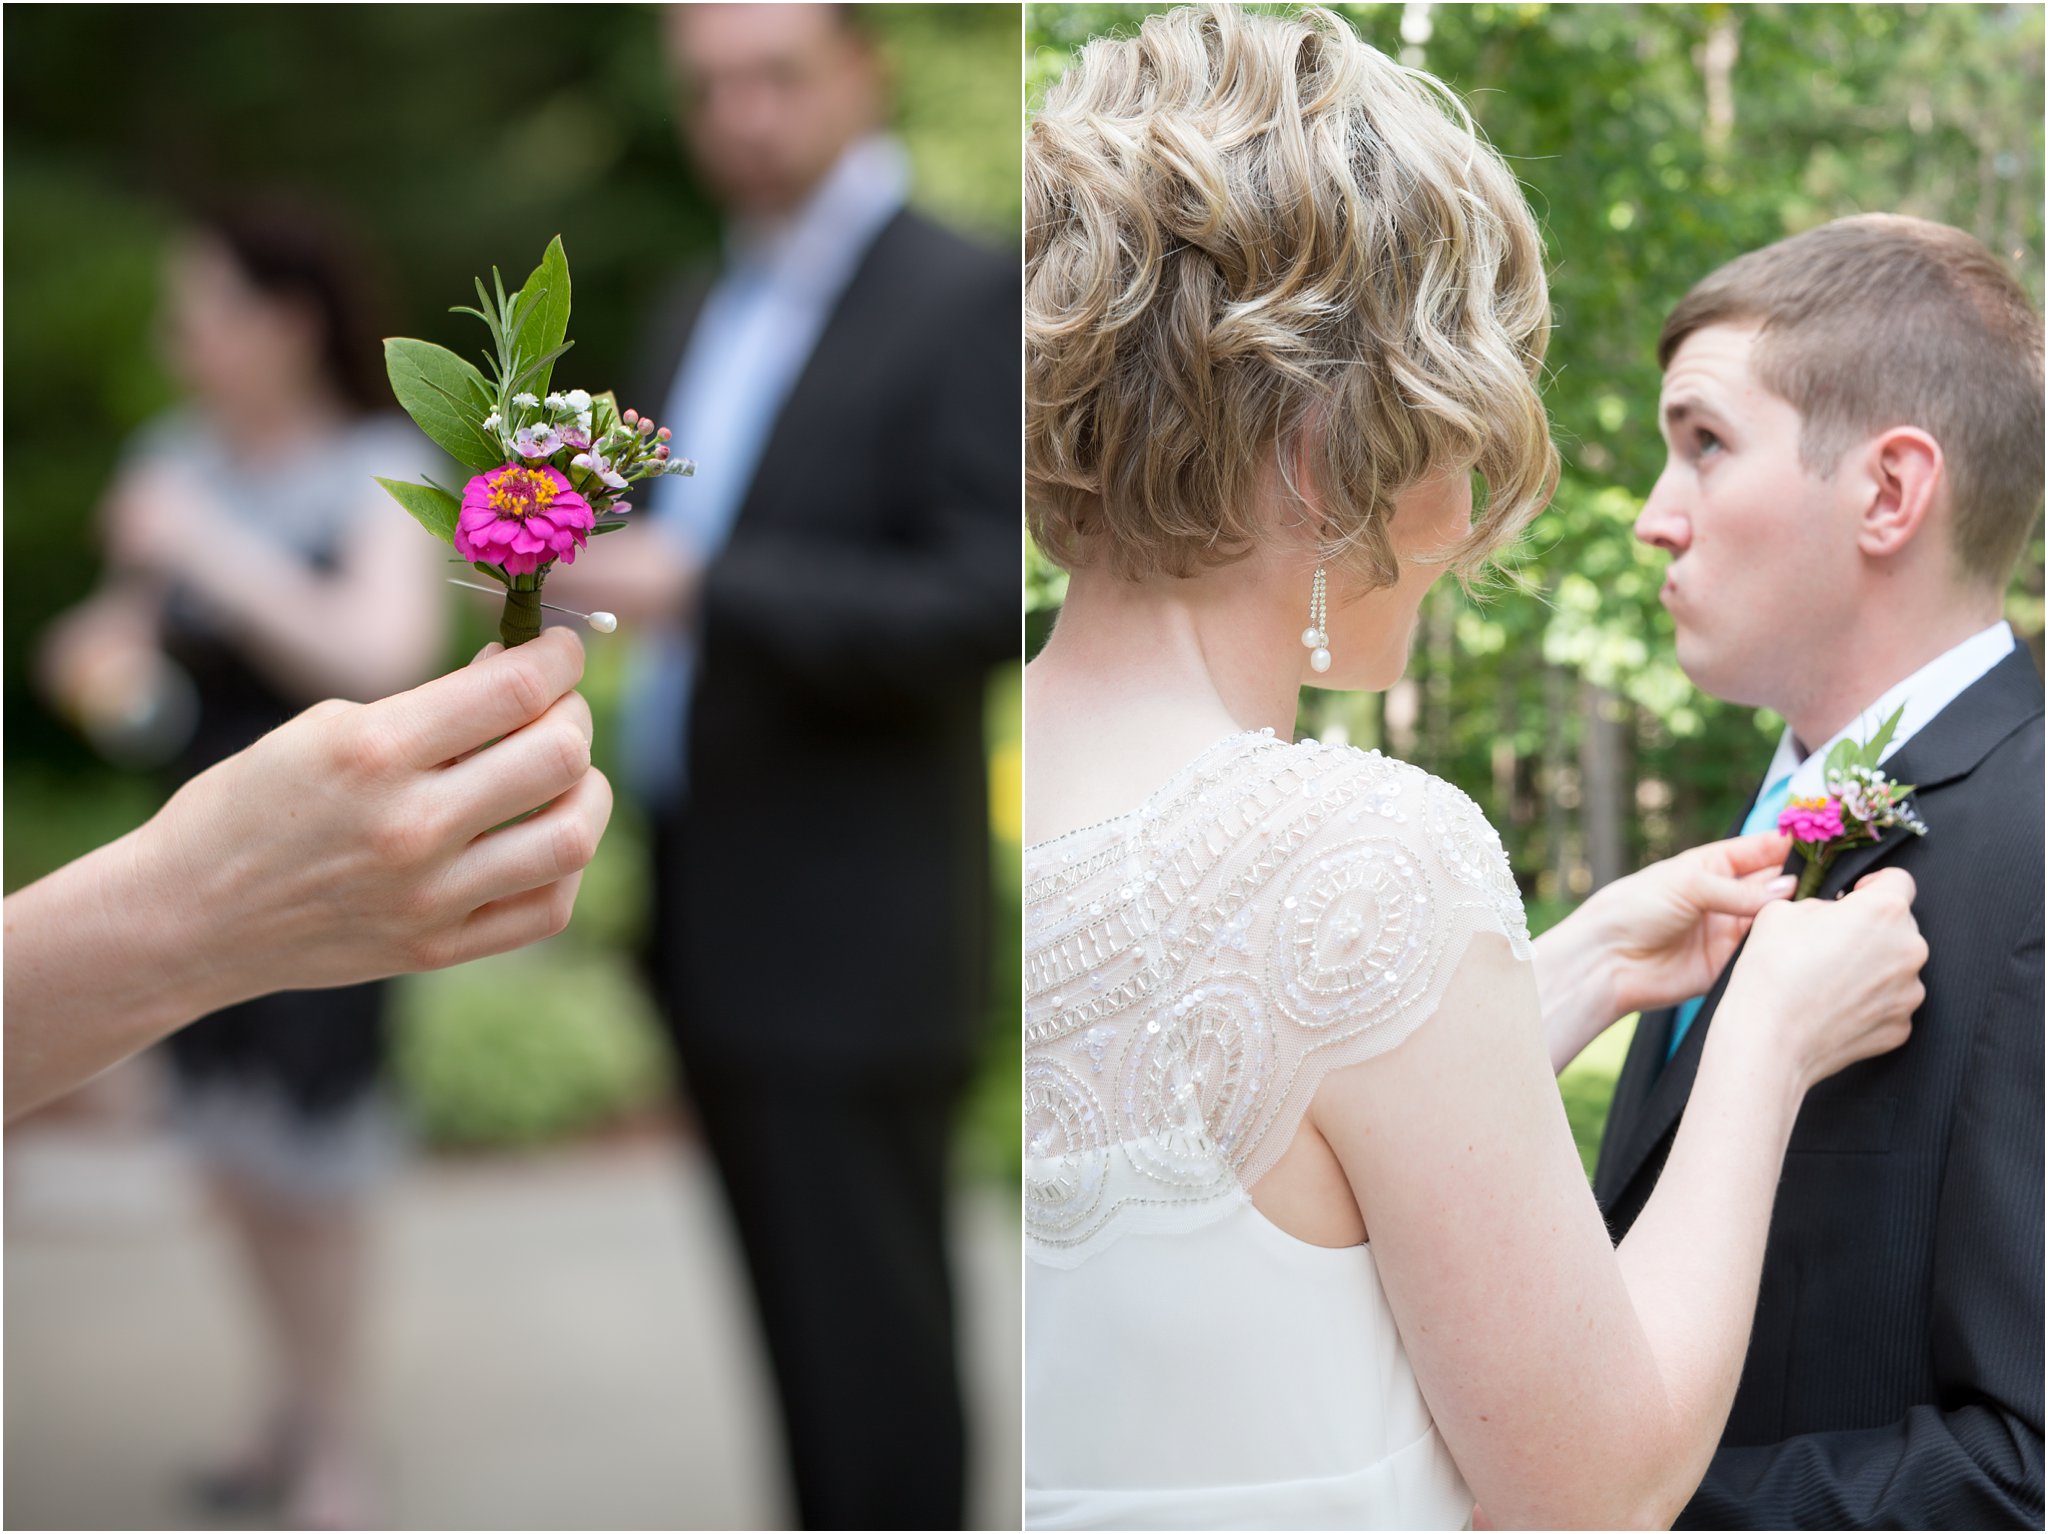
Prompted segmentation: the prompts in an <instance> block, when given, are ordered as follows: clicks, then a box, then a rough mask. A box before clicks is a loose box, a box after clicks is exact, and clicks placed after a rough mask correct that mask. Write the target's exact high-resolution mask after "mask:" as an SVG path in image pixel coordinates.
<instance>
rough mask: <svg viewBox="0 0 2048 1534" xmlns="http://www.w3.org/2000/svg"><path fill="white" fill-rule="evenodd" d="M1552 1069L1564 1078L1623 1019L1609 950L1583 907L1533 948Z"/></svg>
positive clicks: (1545, 934)
mask: <svg viewBox="0 0 2048 1534" xmlns="http://www.w3.org/2000/svg"><path fill="white" fill-rule="evenodd" d="M1531 950H1532V953H1533V956H1534V959H1535V965H1536V995H1537V1000H1538V1003H1539V1004H1540V1005H1541V1007H1542V1009H1543V1036H1544V1040H1545V1042H1546V1043H1547V1044H1548V1046H1549V1049H1550V1068H1551V1070H1552V1071H1553V1072H1562V1071H1563V1070H1564V1068H1565V1067H1566V1066H1568V1065H1570V1064H1571V1063H1572V1061H1574V1060H1575V1059H1577V1058H1578V1057H1579V1054H1580V1053H1581V1052H1582V1051H1583V1050H1584V1049H1585V1047H1586V1046H1587V1045H1588V1044H1590V1043H1592V1042H1593V1040H1595V1039H1597V1038H1598V1037H1599V1036H1600V1035H1601V1034H1602V1033H1605V1032H1606V1031H1607V1029H1608V1028H1609V1027H1610V1026H1611V1025H1612V1024H1613V1023H1614V1021H1615V1020H1616V1019H1617V1018H1618V1017H1620V1016H1621V1014H1622V1010H1623V1009H1622V1008H1621V1006H1620V1004H1619V1002H1618V1000H1617V998H1616V981H1615V965H1614V960H1613V957H1612V953H1611V950H1610V945H1609V944H1608V943H1607V941H1606V940H1605V938H1604V936H1603V935H1602V934H1600V933H1599V932H1598V931H1596V930H1595V923H1594V922H1593V920H1592V919H1591V918H1590V917H1589V916H1588V915H1587V914H1586V910H1585V908H1584V907H1581V908H1580V909H1579V910H1577V911H1575V912H1573V913H1572V914H1571V915H1570V916H1567V917H1566V918H1565V919H1564V920H1563V921H1561V922H1559V923H1558V924H1557V925H1556V926H1555V927H1552V928H1551V929H1550V930H1549V931H1548V932H1546V933H1544V934H1543V935H1542V936H1541V937H1539V938H1537V939H1536V941H1535V942H1534V944H1532V945H1531Z"/></svg>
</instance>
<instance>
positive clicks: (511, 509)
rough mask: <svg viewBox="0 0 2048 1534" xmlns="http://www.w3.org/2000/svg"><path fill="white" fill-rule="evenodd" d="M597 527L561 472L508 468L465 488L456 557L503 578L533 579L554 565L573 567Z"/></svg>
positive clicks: (508, 465)
mask: <svg viewBox="0 0 2048 1534" xmlns="http://www.w3.org/2000/svg"><path fill="white" fill-rule="evenodd" d="M596 524H597V518H596V517H595V516H593V515H592V514H591V510H590V503H589V502H588V501H586V500H584V499H583V497H582V496H580V495H578V494H577V493H576V492H575V491H574V490H572V489H571V488H570V487H569V480H568V476H567V475H565V474H563V473H562V471H561V470H560V469H556V468H551V467H547V466H543V467H541V468H537V469H526V468H521V467H519V466H518V465H517V464H507V465H506V466H505V467H504V468H502V469H492V470H491V471H490V472H489V473H486V474H479V475H477V477H476V478H475V479H472V480H471V481H470V482H469V483H468V484H467V485H465V486H463V488H462V514H461V515H460V516H459V517H458V518H456V522H455V552H456V553H458V554H460V555H461V556H462V557H463V558H464V559H467V560H471V561H473V562H476V563H481V564H487V565H496V566H498V568H499V569H501V570H503V571H504V572H505V573H506V574H507V575H531V574H532V573H533V572H534V571H536V570H538V569H539V568H540V567H541V566H542V565H545V564H551V563H553V562H554V561H555V560H557V559H559V560H561V561H562V563H563V564H565V565H573V564H574V563H576V550H577V549H578V548H580V547H581V546H582V545H583V544H584V543H585V542H587V541H588V539H587V535H588V533H589V531H590V529H591V528H592V527H594V526H596Z"/></svg>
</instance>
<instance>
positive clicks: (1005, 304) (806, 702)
mask: <svg viewBox="0 0 2048 1534" xmlns="http://www.w3.org/2000/svg"><path fill="white" fill-rule="evenodd" d="M705 287H706V285H705V284H702V283H699V284H697V285H695V286H694V288H692V289H690V290H686V291H685V292H684V294H683V295H682V296H681V299H680V302H678V303H677V304H675V305H673V306H672V307H671V310H670V313H669V315H668V317H667V323H666V324H665V325H663V326H661V327H660V330H659V332H658V333H659V334H660V336H661V340H662V342H663V344H662V346H661V348H660V353H659V355H658V356H657V357H656V358H655V359H654V362H653V365H652V367H651V369H650V371H649V374H648V377H647V379H646V382H645V388H646V392H645V393H644V394H643V395H642V396H641V397H642V398H644V399H648V400H658V399H660V398H662V397H663V396H665V395H666V393H667V392H668V389H669V387H670V384H671V382H672V381H673V379H674V377H675V372H676V368H677V366H678V364H679V363H680V360H681V357H682V354H683V349H684V347H685V345H686V344H687V342H688V338H689V335H690V332H691V330H692V328H693V327H694V325H695V321H696V316H697V312H698V310H699V309H700V308H701V304H702V298H703V295H704V291H705ZM1021 313H1022V279H1021V275H1020V264H1019V261H1018V259H1017V257H1015V256H1014V255H1011V256H1001V255H998V254H996V253H994V252H991V251H988V250H985V249H983V248H981V247H979V246H977V245H974V244H971V243H969V242H968V241H966V240H963V239H961V238H959V237H958V236H956V235H954V234H951V233H949V232H948V231H946V230H945V229H943V228H941V227H940V226H939V225H937V224H935V223H932V222H931V221H929V220H927V219H925V218H923V217H920V216H919V215H917V214H915V213H910V212H903V213H899V214H898V215H897V216H896V217H895V218H893V219H892V220H891V221H890V222H889V223H888V224H886V225H885V226H884V227H883V228H882V230H881V232H880V233H879V234H878V235H877V236H876V237H875V240H874V243H873V244H872V246H871V247H870V248H869V250H868V252H867V253H866V255H865V257H864V258H863V259H862V260H861V262H860V264H859V266H858V268H857V269H856V271H855V273H854V276H853V278H852V279H851V281H850V283H849V285H848V287H847V290H846V292H845V293H844V294H843V295H842V296H841V298H840V301H839V303H838V305H837V307H836V308H835V309H834V311H833V313H832V316H831V318H830V319H829V321H828V322H827V324H826V326H825V329H824V331H823V332H822V334H821V335H820V337H819V340H818V343H817V346H816V348H815V350H814V351H813V353H812V355H811V357H810V359H809V361H808V363H807V364H806V366H805V367H804V370H803V372H802V374H801V375H800V376H799V378H798V380H797V382H796V384H795V386H794V388H793V389H792V390H791V393H790V396H789V399H788V401H787V402H786V404H785V405H784V407H783V409H782V412H781V414H780V416H779V417H778V418H777V420H776V422H775V425H774V427H773V429H772V431H771V432H770V434H769V437H768V441H767V446H766V448H765V450H764V452H763V453H762V457H761V463H760V467H759V468H758V470H757V471H756V473H755V476H754V480H753V483H752V485H751V486H750V487H749V489H748V491H747V493H746V497H745V499H744V500H743V502H742V503H741V506H740V509H739V513H738V515H737V517H736V519H735V521H734V523H733V526H732V531H731V536H730V539H729V541H728V542H727V544H726V546H725V548H724V551H723V552H722V553H721V554H720V555H719V556H718V557H717V559H716V560H715V561H714V562H713V563H712V565H711V566H710V568H709V569H708V570H707V572H706V574H705V577H704V582H703V587H702V592H701V602H702V614H703V625H702V635H703V649H702V652H701V658H700V664H699V669H698V676H697V682H696V693H695V697H694V699H693V701H692V705H691V719H690V739H689V742H688V747H687V749H688V760H689V791H688V799H687V803H686V805H685V807H684V809H683V811H682V813H681V815H680V817H679V819H678V821H677V823H675V824H673V825H671V826H669V827H666V828H664V830H663V833H662V836H661V838H660V842H661V847H662V852H661V853H660V856H662V857H663V858H664V860H665V861H666V863H667V865H668V866H666V867H664V868H662V869H660V870H658V876H657V887H658V889H659V891H660V898H659V900H658V902H657V905H658V908H659V909H658V911H657V925H658V928H659V930H658V931H657V932H656V933H655V943H656V948H657V953H656V975H657V983H658V984H659V985H660V986H661V988H662V989H663V991H664V992H665V993H666V995H665V1000H666V1002H667V1004H668V1010H669V1011H670V1013H671V1017H672V1019H673V1021H674V1022H675V1024H676V1026H677V1027H678V1029H679V1030H681V1032H682V1033H683V1034H684V1036H685V1038H686V1041H687V1044H688V1049H687V1051H686V1053H687V1054H688V1055H689V1056H691V1057H693V1058H695V1059H697V1060H699V1061H709V1060H711V1059H714V1058H716V1059H718V1060H721V1061H729V1062H730V1063H733V1064H739V1065H745V1064H749V1063H755V1064H771V1063H775V1062H778V1061H780V1062H785V1063H787V1064H789V1065H790V1066H792V1067H795V1066H797V1065H805V1066H808V1067H810V1068H813V1069H819V1070H828V1071H829V1070H835V1069H843V1068H847V1067H853V1066H861V1065H868V1066H889V1067H902V1066H907V1065H909V1064H911V1063H913V1062H922V1063H924V1064H926V1065H931V1066H934V1067H940V1066H944V1067H947V1068H952V1067H954V1066H957V1064H958V1063H960V1062H964V1061H965V1060H967V1059H969V1058H970V1057H971V1056H972V1054H973V1053H974V1050H975V1047H976V1045H977V1044H978V1042H979V1039H980V1036H981V1026H980V1025H981V1023H982V1021H983V1017H984V1013H985V1010H986V993H985V984H986V982H985V958H986V948H987V944H988V925H989V877H990V875H989V863H988V788H987V772H986V767H985V755H984V741H983V700H984V693H985V687H986V683H987V679H988V674H989V671H990V668H992V667H993V666H995V665H997V664H998V663H999V662H1001V661H1003V660H1005V659H1008V658H1009V657H1011V656H1013V655H1015V654H1016V653H1017V650H1018V646H1019V642H1020V637H1021V619H1020V617H1019V614H1020V612H1021V606H1020V598H1019V595H1018V593H1019V589H1020V576H1019V570H1020V568H1021V554H1020V543H1019V537H1020V534H1019V531H1018V529H1019V526H1020V520H1019V518H1020V513H1019V505H1020V496H1021V493H1022V491H1021V486H1022V483H1023V478H1022V474H1023V450H1022V437H1021V431H1020V427H1019V422H1020V419H1021V415H1022V408H1023V393H1022V372H1021V365H1020V352H1019V346H1020V342H1019V336H1020V334H1021V328H1020V327H1021ZM671 424H672V426H673V428H674V430H675V434H676V441H677V445H678V447H679V448H681V449H682V450H684V451H688V450H689V436H690V423H689V422H687V421H676V422H673V423H671ZM685 493H687V491H686V492H685Z"/></svg>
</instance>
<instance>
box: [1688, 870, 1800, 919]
mask: <svg viewBox="0 0 2048 1534" xmlns="http://www.w3.org/2000/svg"><path fill="white" fill-rule="evenodd" d="M1798 888H1799V879H1798V877H1797V876H1796V875H1794V874H1781V873H1779V872H1778V871H1777V869H1776V866H1775V865H1772V866H1770V867H1765V868H1761V869H1758V870H1756V871H1754V872H1752V873H1749V874H1746V875H1744V876H1743V877H1741V878H1739V879H1731V878H1726V877H1724V876H1723V875H1721V874H1714V873H1706V872H1702V873H1701V874H1700V876H1699V877H1698V878H1697V879H1696V880H1695V881H1694V882H1693V890H1692V894H1693V900H1694V902H1695V903H1696V904H1697V905H1698V906H1699V908H1700V910H1701V911H1702V912H1710V913H1717V914H1720V915H1724V916H1744V917H1748V916H1754V915H1756V913H1757V912H1759V911H1761V910H1762V909H1763V908H1764V907H1765V906H1767V905H1769V904H1770V903H1771V902H1772V901H1774V900H1786V899H1789V898H1791V895H1792V892H1793V891H1794V890H1796V889H1798Z"/></svg>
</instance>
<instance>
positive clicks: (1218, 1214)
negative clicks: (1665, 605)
mask: <svg viewBox="0 0 2048 1534" xmlns="http://www.w3.org/2000/svg"><path fill="white" fill-rule="evenodd" d="M1024 878H1025V927H1026V933H1025V961H1024V973H1025V1011H1024V1016H1025V1068H1024V1095H1025V1103H1024V1111H1025V1119H1024V1135H1025V1184H1026V1190H1025V1198H1026V1211H1025V1219H1026V1228H1027V1241H1026V1247H1027V1255H1028V1261H1027V1269H1026V1282H1025V1312H1026V1321H1025V1399H1026V1408H1025V1412H1026V1416H1025V1523H1026V1526H1027V1527H1029V1528H1047V1529H1051V1528H1127V1529H1158V1528H1168V1529H1172V1528H1182V1529H1192V1528H1236V1529H1253V1528H1280V1529H1311V1528H1349V1529H1364V1528H1411V1529H1421V1528H1461V1527H1464V1526H1466V1525H1467V1524H1468V1522H1469V1520H1470V1517H1471V1512H1472V1498H1471V1494H1470V1493H1469V1492H1468V1491H1467V1490H1466V1487H1465V1484H1464V1481H1463V1479H1462V1478H1461V1477H1460V1476H1459V1474H1458V1470H1457V1467H1456V1465H1455V1464H1453V1463H1452V1461H1451V1458H1450V1455H1449V1453H1448V1452H1447V1450H1446V1449H1445V1447H1444V1444H1443V1441H1442V1439H1441V1438H1440V1437H1439V1436H1438V1434H1437V1431H1436V1429H1435V1426H1434V1425H1433V1424H1432V1422H1431V1420H1430V1416H1429V1410H1428V1407H1427V1406H1426V1404H1425V1403H1424V1401H1423V1398H1422V1394H1421V1391H1420V1389H1419V1388H1418V1387H1417V1384H1416V1381H1415V1376H1414V1374H1413V1372H1412V1370H1411V1369H1410V1367H1409V1364H1408V1359H1407V1355H1406V1353H1405V1351H1404V1350H1403V1348H1402V1345H1401V1339H1400V1334H1399V1333H1398V1331H1397V1330H1396V1329H1395V1325H1394V1318H1393V1314H1392V1312H1391V1310H1390V1309H1389V1308H1388V1305H1387V1301H1386V1298H1385V1295H1384V1294H1383V1293H1382V1291H1381V1288H1380V1284H1379V1278H1378V1272H1377V1269H1376V1267H1375V1266H1374V1261H1373V1255H1372V1249H1371V1247H1370V1246H1369V1245H1360V1246H1355V1247H1350V1248H1341V1249H1339V1248H1327V1247H1319V1246H1314V1245H1311V1244H1309V1243H1307V1242H1304V1241H1300V1240H1298V1239H1296V1238H1295V1237H1293V1236H1290V1235H1288V1234H1287V1233H1286V1232H1284V1231H1282V1230H1280V1229H1279V1228H1278V1227H1277V1226H1275V1225H1273V1224H1272V1223H1271V1222H1270V1221H1269V1220H1268V1219H1266V1217H1265V1216H1264V1215H1263V1214H1261V1213H1260V1212H1259V1211H1258V1209H1257V1208H1255V1207H1254V1206H1253V1204H1252V1202H1251V1199H1250V1196H1249V1194H1248V1192H1247V1190H1248V1189H1250V1188H1252V1187H1254V1186H1255V1185H1256V1184H1257V1182H1258V1179H1259V1178H1260V1177H1261V1176H1262V1175H1263V1174H1264V1173H1265V1172H1266V1171H1267V1170H1268V1169H1269V1168H1271V1167H1272V1165H1273V1164H1274V1163H1275V1162H1276V1161H1278V1160H1279V1158H1280V1156H1281V1155H1282V1154H1283V1153H1284V1152H1285V1151H1286V1149H1287V1147H1288V1146H1289V1144H1291V1143H1292V1141H1293V1138H1294V1134H1295V1131H1296V1129H1297V1128H1298V1127H1299V1125H1300V1122H1301V1119H1302V1116H1303V1114H1304V1113H1305V1112H1306V1111H1307V1107H1308V1104H1309V1101H1310V1099H1311V1098H1312V1097H1313V1096H1314V1094H1315V1090H1316V1087H1317V1085H1318V1084H1319V1083H1320V1082H1321V1080H1322V1078H1323V1076H1324V1075H1325V1074H1326V1073H1327V1072H1329V1071H1331V1070H1334V1069H1337V1068H1339V1067H1342V1066H1347V1065H1353V1064H1356V1063H1358V1062H1360V1061H1363V1060H1367V1059H1369V1058H1371V1057H1372V1056H1374V1055H1377V1054H1380V1053H1382V1052H1383V1051H1385V1050H1388V1049H1391V1048H1393V1047H1394V1046H1395V1045H1397V1044H1399V1043H1400V1042H1401V1041H1402V1040H1403V1039H1405V1038H1407V1037H1408V1036H1409V1035H1410V1034H1411V1033H1412V1032H1413V1031H1414V1030H1415V1029H1416V1028H1417V1027H1419V1026H1420V1025H1421V1024H1422V1023H1423V1022H1424V1021H1426V1020H1427V1019H1428V1017H1429V1016H1430V1015H1431V1013H1433V1012H1434V1011H1435V1009H1436V1006H1437V1003H1438V1001H1439V999H1440V998H1441V997H1442V995H1443V993H1444V990H1445V988H1446V986H1447V985H1448V983H1449V980H1450V977H1451V974H1452V972H1453V970H1454V969H1455V967H1456V965H1457V963H1458V960H1459V959H1460V957H1461V956H1462V955H1463V953H1464V951H1465V948H1466V945H1467V944H1468V942H1469V941H1470V939H1471V938H1472V936H1473V935H1474V934H1477V933H1481V932H1492V933H1498V934H1500V935H1502V936H1504V937H1506V938H1507V939H1508V941H1509V943H1510V944H1511V945H1512V946H1513V948H1514V951H1515V952H1516V954H1517V955H1518V956H1521V957H1524V958H1526V957H1527V954H1528V928H1527V925H1526V923H1525V920H1524V917H1523V913H1522V904H1521V898H1520V895H1519V894H1518V892H1517V891H1516V888H1515V884H1514V880H1513V879H1512V877H1511V876H1510V875H1509V872H1508V866H1507V859H1506V856H1505V854H1504V853H1503V852H1502V850H1501V844H1500V838H1499V837H1498V836H1497V835H1496V834H1495V832H1494V830H1493V828H1492V827H1491V826H1490V825H1488V824H1487V822H1486V819H1485V817H1484V816H1483V815H1482V814H1481V813H1480V811H1479V808H1478V806H1476V805H1475V804H1473V802H1472V801H1471V800H1470V799H1468V798H1467V797H1466V796H1465V795H1464V794H1462V793H1460V792H1459V791H1458V790H1457V789H1455V788H1453V787H1451V786H1450V785H1449V784H1447V783H1443V782H1441V781H1439V780H1438V779H1436V778H1433V777H1431V776H1430V775H1429V774H1427V773H1425V772H1423V771H1421V770H1420V769H1419V768H1416V767H1412V766H1409V765H1408V764H1406V763H1403V762H1398V761H1394V760H1392V759H1390V758H1387V757H1383V756H1381V755H1379V754H1378V753H1377V752H1365V751H1358V750H1354V749H1352V748H1349V747H1341V746H1329V745H1322V744H1319V743H1317V742H1315V741H1312V740H1304V741H1300V742H1295V743H1289V742H1287V741H1283V740H1279V739H1277V738H1275V737H1274V735H1273V734H1272V732H1271V731H1262V732H1257V733H1247V734H1243V735H1236V736H1232V737H1230V738H1228V739H1226V740H1223V741H1219V742H1217V743H1216V744H1215V745H1213V746H1211V747H1210V748H1209V749H1208V750H1206V751H1205V752H1203V753H1202V754H1201V755H1200V756H1199V757H1197V758H1196V759H1195V760H1194V761H1193V762H1191V763H1189V764H1188V765H1187V766H1186V767H1184V768H1183V769H1182V770H1181V771H1180V772H1179V773H1177V774H1175V776H1174V777H1173V778H1172V779H1171V780H1170V781H1168V782H1167V783H1166V784H1164V785H1163V786H1162V787H1160V788H1159V789H1158V790H1156V791H1155V792H1154V793H1153V794H1152V795H1150V796H1149V797H1148V798H1147V799H1146V800H1145V802H1144V803H1143V804H1142V805H1140V806H1139V807H1138V808H1137V809H1135V810H1133V811H1132V812H1130V813H1128V814H1125V815H1120V816H1118V817H1116V818H1115V819H1113V820H1109V821H1104V822H1102V823H1100V824H1097V825H1094V826H1089V827H1086V828H1084V829H1082V830H1079V831H1075V832H1072V833H1070V834H1068V835H1066V836H1062V837H1059V838H1057V839H1055V840H1053V841H1050V842H1043V843H1040V844H1038V845H1037V846H1034V847H1032V848H1030V849H1029V850H1027V852H1026V853H1025V870H1024Z"/></svg>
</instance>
